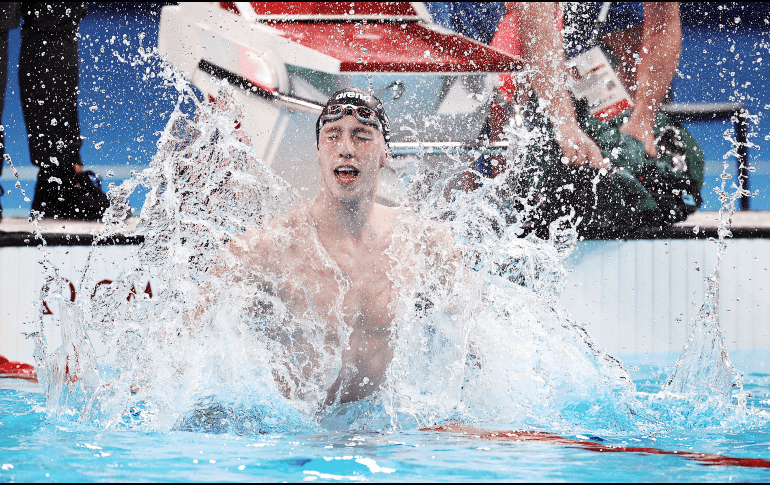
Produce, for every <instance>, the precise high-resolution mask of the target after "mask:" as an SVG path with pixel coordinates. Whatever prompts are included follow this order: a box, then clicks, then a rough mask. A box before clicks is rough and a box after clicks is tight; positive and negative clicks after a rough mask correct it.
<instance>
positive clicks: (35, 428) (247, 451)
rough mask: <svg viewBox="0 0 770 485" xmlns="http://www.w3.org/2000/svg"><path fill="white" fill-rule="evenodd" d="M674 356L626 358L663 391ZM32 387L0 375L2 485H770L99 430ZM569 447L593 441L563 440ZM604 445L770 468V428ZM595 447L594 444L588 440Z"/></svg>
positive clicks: (412, 436) (617, 462)
mask: <svg viewBox="0 0 770 485" xmlns="http://www.w3.org/2000/svg"><path fill="white" fill-rule="evenodd" d="M676 357H677V356H676V355H674V354H665V355H629V356H624V359H623V360H624V362H625V364H626V366H627V367H628V368H630V369H631V375H632V377H633V379H634V382H635V384H636V385H637V389H638V390H639V391H640V392H650V393H654V392H657V391H658V390H659V389H660V385H661V384H662V383H663V380H664V379H665V377H666V375H667V372H668V371H669V368H668V366H669V365H670V364H672V363H673V362H674V361H675V360H676ZM732 360H733V362H734V363H735V364H736V367H738V368H739V369H745V374H744V378H743V382H744V386H745V388H746V390H747V391H749V392H750V393H751V396H752V397H750V398H749V408H753V409H754V411H755V412H761V411H762V410H763V411H764V412H770V362H769V361H768V358H767V352H766V351H764V352H763V351H753V352H735V353H733V355H732ZM43 405H44V397H43V395H42V393H40V391H39V389H38V388H37V386H36V385H33V384H29V383H26V382H23V381H17V380H11V379H0V466H1V468H0V481H3V482H11V481H13V482H21V481H73V482H74V481H128V480H130V481H133V482H138V481H157V480H163V481H283V480H286V481H309V480H321V481H394V480H395V481H434V480H435V481H450V480H451V481H610V480H612V481H616V480H617V481H709V482H710V481H720V482H722V481H730V480H740V481H760V482H761V481H768V480H770V469H763V468H746V467H738V466H705V465H702V464H700V463H698V462H696V461H693V460H688V459H684V458H680V457H677V456H674V455H650V454H641V453H599V452H595V451H588V450H584V449H580V448H577V447H569V446H561V445H558V444H551V443H547V442H502V441H489V440H486V439H482V438H477V437H473V436H472V435H466V434H452V433H442V432H436V431H418V430H411V431H393V432H382V433H362V434H355V433H351V432H318V433H301V434H284V435H258V436H232V435H227V434H204V433H192V432H179V431H174V432H166V433H160V432H155V433H140V432H128V431H105V430H103V429H95V428H90V427H85V426H82V425H76V424H73V423H70V422H67V423H62V422H51V421H49V420H48V419H47V418H46V415H45V412H44V411H43ZM565 437H566V438H572V439H577V440H585V439H589V438H592V437H587V436H583V435H573V436H565ZM599 438H601V439H603V440H604V441H603V442H602V443H603V444H606V445H607V446H613V445H624V446H634V447H651V448H659V449H663V450H669V451H673V450H678V451H681V452H687V451H695V452H703V453H714V454H721V455H727V456H733V457H743V458H764V459H768V460H770V428H768V427H767V426H766V425H764V426H762V427H753V426H751V425H750V424H749V423H747V424H746V425H745V426H741V425H732V426H729V427H726V428H723V427H710V428H693V429H686V428H680V427H677V428H676V429H669V430H665V429H664V430H661V431H659V432H657V433H654V434H650V435H634V434H623V433H617V434H614V435H609V436H608V435H602V436H600V437H599ZM594 439H596V438H594Z"/></svg>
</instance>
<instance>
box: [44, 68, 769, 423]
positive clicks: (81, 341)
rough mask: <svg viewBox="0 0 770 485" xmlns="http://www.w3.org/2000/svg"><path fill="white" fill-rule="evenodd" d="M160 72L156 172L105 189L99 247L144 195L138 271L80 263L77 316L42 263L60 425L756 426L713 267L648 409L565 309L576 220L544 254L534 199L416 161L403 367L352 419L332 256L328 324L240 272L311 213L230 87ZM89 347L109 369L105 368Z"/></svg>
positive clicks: (50, 396) (398, 260)
mask: <svg viewBox="0 0 770 485" xmlns="http://www.w3.org/2000/svg"><path fill="white" fill-rule="evenodd" d="M143 55H149V54H145V53H143ZM161 74H162V75H163V76H165V77H166V79H168V80H169V82H170V83H171V84H173V85H174V86H176V88H177V90H178V92H179V98H178V101H177V105H176V107H175V109H174V111H173V113H172V114H171V116H170V117H169V121H168V124H167V127H166V129H165V131H164V132H163V134H162V135H161V137H160V139H159V141H158V145H157V146H158V151H157V154H156V155H155V156H154V158H153V160H152V163H151V165H150V167H149V168H148V169H146V170H144V171H143V172H141V173H136V174H134V175H133V177H132V178H131V179H130V180H128V181H126V182H124V183H123V184H122V185H120V186H118V187H115V186H113V187H111V189H110V198H111V201H112V206H111V208H110V209H109V211H108V213H107V215H106V216H105V220H106V222H107V229H106V230H105V231H104V232H103V233H101V234H100V235H99V236H98V238H97V239H99V240H104V239H107V238H109V237H110V236H112V235H114V234H115V232H116V231H125V217H126V214H127V213H128V212H127V207H128V204H127V197H128V196H129V195H130V194H131V193H132V192H133V191H134V190H135V189H136V188H137V187H139V186H144V187H146V188H148V189H149V190H150V191H149V194H148V196H147V199H146V201H145V203H144V206H143V209H142V212H141V219H140V221H139V223H138V225H137V228H136V230H135V234H136V235H140V236H142V237H143V238H144V243H143V244H142V245H141V246H140V247H139V249H138V258H137V260H136V264H135V265H134V267H133V268H131V269H130V270H128V271H126V272H124V273H123V274H121V275H120V277H119V278H118V279H116V280H115V282H113V283H112V284H108V285H107V284H98V283H97V282H96V281H95V280H94V278H93V277H92V276H91V275H90V269H89V267H88V266H87V267H86V269H85V270H84V274H83V278H82V283H81V288H80V290H79V291H78V294H79V295H93V298H91V299H89V298H84V299H81V300H78V301H76V302H74V303H70V302H68V301H66V300H67V299H66V298H62V295H64V294H67V293H65V290H67V286H66V285H67V283H65V281H64V280H63V279H62V278H61V277H59V276H58V272H57V269H56V268H55V267H54V266H53V265H52V264H51V263H50V262H49V261H48V260H47V256H46V255H45V245H44V243H43V245H42V246H41V250H42V251H43V256H42V260H43V264H44V265H46V268H47V272H48V275H49V279H48V284H47V285H46V287H45V288H44V290H43V294H42V295H41V300H40V301H41V302H42V301H43V300H45V301H48V302H51V301H52V300H56V301H58V304H59V306H60V308H61V312H59V313H60V314H61V315H62V316H61V319H60V322H59V323H60V327H61V332H62V342H63V343H62V346H61V347H59V348H50V347H49V345H48V344H47V338H46V332H47V331H48V332H50V327H47V328H48V329H46V328H45V327H43V324H42V317H41V330H40V331H39V332H36V333H34V334H33V337H34V338H35V340H36V349H37V350H36V356H35V358H36V362H37V368H38V375H39V378H40V382H41V385H42V386H43V389H44V390H45V393H46V399H47V404H46V407H47V412H48V416H49V418H50V419H54V420H58V419H62V420H74V421H78V422H82V423H86V424H89V425H96V426H101V427H105V428H129V429H143V430H170V429H183V430H196V431H211V432H232V433H239V434H255V433H260V432H282V431H297V430H303V429H307V430H310V429H317V428H319V427H324V428H332V429H340V428H342V429H349V428H355V429H364V430H366V429H383V428H402V429H403V428H416V427H423V426H431V425H434V424H437V423H442V422H448V421H452V420H457V421H461V422H465V423H470V424H473V425H476V426H480V427H488V428H495V427H504V428H507V429H511V428H517V429H542V430H548V431H552V432H565V431H567V430H571V431H580V430H589V431H591V432H593V433H598V432H605V433H615V432H628V431H632V430H636V431H639V430H649V429H653V430H654V429H664V428H666V427H667V426H672V425H673V426H677V425H686V424H687V423H688V422H691V420H690V421H688V419H690V417H692V416H693V413H694V409H696V408H697V409H699V411H698V413H697V415H698V420H697V425H699V426H717V425H720V423H722V422H724V421H725V419H728V418H729V419H733V418H735V417H736V416H739V415H740V419H744V420H745V419H748V418H746V416H747V414H746V410H745V408H743V407H741V406H740V404H738V405H736V404H735V401H734V399H733V386H734V385H736V383H737V374H736V372H735V370H734V369H733V367H732V366H731V364H730V362H729V359H728V358H727V353H726V351H725V350H724V347H723V345H722V344H721V337H720V336H719V330H718V328H719V327H718V321H717V320H716V315H717V312H716V307H715V306H716V304H717V297H716V288H717V285H718V268H717V271H716V272H715V274H714V275H712V276H711V277H710V279H709V282H710V284H712V285H713V286H711V287H710V288H711V291H710V293H709V296H707V301H706V304H704V309H703V311H702V314H701V318H700V319H699V321H698V322H695V323H694V327H693V328H694V330H693V336H692V337H691V339H690V343H689V344H688V347H687V350H686V351H685V353H684V354H683V355H682V358H680V361H679V362H678V364H677V369H676V371H675V373H674V374H673V375H672V376H671V378H670V379H669V382H668V384H667V385H666V386H665V389H664V392H663V393H661V394H660V395H657V396H643V395H640V394H638V393H637V392H636V388H635V387H634V385H633V383H632V382H631V379H630V377H629V375H628V373H627V371H626V370H625V369H624V367H623V365H622V364H621V363H620V362H619V361H618V360H616V359H615V358H613V357H612V356H609V355H607V354H606V353H605V352H604V351H603V350H602V349H601V348H600V347H599V346H598V345H597V344H596V343H595V342H594V341H593V340H592V339H591V337H590V336H589V335H588V334H587V333H586V331H585V330H584V328H583V327H582V325H580V324H578V323H575V322H573V321H571V320H570V319H569V318H568V316H567V315H565V314H564V312H562V311H560V310H559V309H558V308H557V304H556V301H557V299H556V297H557V295H558V293H559V291H560V288H561V282H562V279H563V276H564V274H565V270H564V267H563V264H562V263H563V260H564V258H565V257H566V256H567V255H568V254H569V252H570V251H571V250H572V249H573V248H574V247H575V244H576V235H575V231H574V228H573V226H572V224H573V223H574V222H573V221H572V220H571V219H570V218H564V219H562V220H559V221H557V222H555V223H554V224H552V226H551V228H550V231H551V237H550V239H549V240H540V239H538V238H537V237H535V236H534V235H529V236H526V237H523V232H524V227H525V225H526V223H527V222H528V220H529V217H531V216H530V212H529V205H528V204H529V200H528V199H526V198H524V199H522V200H521V206H522V207H524V209H523V210H520V211H516V210H514V209H513V208H511V206H510V205H509V204H508V205H507V204H506V203H505V202H504V200H503V198H502V195H503V193H504V190H505V185H504V180H505V177H498V178H496V179H493V180H486V181H485V182H484V183H483V185H482V187H481V188H480V189H479V190H476V191H474V192H471V193H465V192H462V191H454V190H452V189H451V183H450V181H451V180H454V179H456V177H457V176H458V175H460V174H461V172H463V171H465V170H467V169H466V165H465V163H464V162H463V161H461V160H459V159H458V160H456V161H455V162H456V163H449V164H445V165H436V166H428V165H427V164H423V165H421V166H420V167H418V168H417V172H416V173H415V174H413V176H412V177H411V181H410V185H409V187H408V188H407V193H408V194H409V196H408V198H407V200H405V201H404V204H403V206H402V207H401V209H400V211H401V218H400V221H399V222H398V223H397V225H396V230H395V234H394V241H396V242H394V243H393V244H392V245H391V247H390V248H389V249H388V251H387V255H388V256H389V257H390V259H391V261H392V269H391V271H390V273H389V277H390V279H391V281H392V283H393V288H394V294H395V297H394V299H393V304H392V306H391V310H392V312H393V315H394V319H393V324H392V329H391V337H390V344H391V348H392V351H393V359H392V362H391V364H390V365H389V366H388V368H387V372H386V378H385V382H384V383H383V384H382V386H381V388H380V390H379V391H377V392H375V393H374V394H372V395H371V396H370V397H368V398H366V399H364V400H362V401H359V402H357V403H347V404H341V397H340V396H339V393H337V394H336V395H335V394H334V392H333V387H334V385H335V382H336V381H338V380H339V379H341V380H344V379H345V378H346V377H345V376H346V375H347V374H346V373H349V372H354V371H355V369H351V367H350V364H349V363H347V364H346V361H345V352H344V349H345V348H346V347H347V344H348V339H349V337H350V334H351V331H352V330H351V329H350V328H349V327H348V326H347V324H346V323H345V321H344V318H343V311H342V308H341V305H342V300H343V299H344V296H345V293H346V291H348V288H349V284H350V283H349V280H348V279H347V277H346V276H345V275H344V274H343V273H342V272H341V271H340V270H339V268H338V267H337V266H336V264H335V263H334V261H333V260H331V258H329V257H328V255H326V256H324V257H322V258H321V260H322V264H324V265H326V266H327V267H328V268H330V269H331V270H332V271H334V272H335V273H334V274H335V275H336V278H337V279H336V281H337V286H338V288H336V289H335V291H334V292H333V294H334V295H335V297H334V298H332V299H331V300H330V301H329V302H328V305H329V306H328V308H326V309H324V310H323V311H321V310H320V309H318V308H315V307H313V304H312V301H311V299H310V297H309V296H307V295H304V296H303V295H302V294H299V295H298V296H297V299H298V300H301V301H300V303H301V304H297V303H296V302H291V303H290V302H288V301H282V300H281V299H280V298H279V297H278V296H277V295H276V293H275V292H274V291H272V290H271V288H275V287H280V285H282V284H286V283H287V278H284V279H281V278H279V277H277V276H275V275H274V274H272V273H270V272H269V271H262V272H259V271H256V272H254V273H253V274H251V273H249V272H244V271H243V266H242V265H239V264H240V263H239V258H240V259H242V258H243V257H244V254H246V256H247V257H248V251H247V250H245V249H247V248H248V244H246V245H244V244H245V243H244V241H248V240H249V238H251V237H258V236H254V234H257V235H259V234H270V237H273V238H275V240H277V241H283V242H286V243H290V242H291V241H292V240H293V239H294V238H297V237H303V238H311V239H312V238H313V237H314V236H313V234H314V231H312V230H311V229H309V227H303V226H300V227H297V228H291V229H286V228H284V229H277V228H276V227H278V226H276V225H274V224H271V223H272V222H274V221H278V220H280V219H282V218H285V217H286V216H287V214H289V213H290V212H291V211H293V210H295V209H296V207H297V205H298V203H299V202H298V201H299V197H298V195H297V194H296V193H295V191H294V190H293V189H292V188H291V187H290V186H289V185H288V184H287V183H286V182H285V181H283V180H282V179H281V178H280V177H278V176H277V175H276V174H275V173H273V172H272V171H271V170H270V168H269V167H267V166H266V165H265V164H264V163H263V162H262V161H261V160H258V159H257V158H256V157H255V156H254V155H253V153H254V151H253V149H252V147H251V146H250V144H249V140H248V138H247V136H246V135H244V134H243V133H242V132H240V131H239V130H238V129H237V128H236V126H237V120H238V119H239V118H240V113H239V110H240V109H241V108H240V107H239V106H237V104H236V103H234V102H233V100H232V97H231V94H230V93H231V91H230V88H228V87H226V86H223V88H222V90H221V92H220V93H219V95H218V97H217V100H216V102H214V103H209V102H199V101H198V100H197V98H196V96H195V94H194V93H193V92H192V90H191V88H190V87H189V85H187V83H186V82H185V81H184V80H183V79H182V78H181V77H180V76H179V75H178V74H177V73H175V72H174V71H173V70H171V69H170V68H168V67H164V69H163V72H162V73H161ZM185 106H187V108H185ZM189 112H194V114H192V115H190V114H186V113H189ZM507 133H508V137H509V139H510V140H511V141H514V142H515V143H513V146H514V147H516V148H514V149H513V150H512V151H511V153H509V155H508V156H509V163H508V166H509V167H511V168H510V169H509V170H510V171H514V172H515V171H517V170H521V169H522V167H521V165H520V162H519V160H522V159H523V157H522V156H521V155H522V153H523V152H524V151H525V150H526V149H527V147H528V146H529V145H530V144H531V143H537V137H536V136H534V135H533V134H531V133H528V132H527V131H526V130H523V129H520V128H516V127H515V126H511V127H509V129H508V132H507ZM725 230H726V226H725ZM720 234H721V233H720ZM720 241H721V242H720V254H721V252H723V251H724V240H723V238H722V239H720ZM316 242H317V245H319V254H321V255H325V254H326V253H325V251H323V250H322V248H320V241H317V239H316ZM280 264H281V265H283V266H284V267H285V268H284V269H285V271H284V273H283V274H289V275H292V276H297V277H300V276H302V275H303V272H304V271H305V267H304V266H303V261H280ZM282 278H283V277H282ZM148 279H152V281H153V288H154V295H153V297H152V298H149V297H147V296H146V295H144V294H141V293H138V292H134V293H133V294H134V296H135V297H133V298H129V299H128V300H127V299H126V298H125V296H124V295H126V294H127V293H128V292H130V291H131V288H132V286H133V284H134V282H135V281H138V280H141V281H146V280H148ZM300 290H301V289H300ZM297 293H302V292H301V291H298V292H297ZM41 304H42V303H41ZM297 308H300V309H301V311H297ZM41 313H42V312H41ZM93 339H99V340H101V341H102V342H103V343H104V344H105V345H106V346H107V347H108V348H109V349H110V352H109V353H108V355H106V356H102V357H98V358H97V356H96V353H95V352H94V350H93V347H92V345H91V341H92V340H93ZM338 378H339V379H338ZM738 386H739V385H738ZM330 389H332V391H331V392H330ZM703 396H706V398H705V399H702V397H703ZM704 403H705V404H704ZM698 406H700V407H698ZM704 406H705V407H704ZM749 414H751V413H749ZM672 416H674V417H678V418H677V419H674V420H673V421H672ZM752 416H753V418H752V419H754V418H757V416H756V414H754V415H752ZM757 419H758V418H757ZM671 423H673V424H671Z"/></svg>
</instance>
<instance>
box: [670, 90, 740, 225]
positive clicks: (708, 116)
mask: <svg viewBox="0 0 770 485" xmlns="http://www.w3.org/2000/svg"><path fill="white" fill-rule="evenodd" d="M661 111H663V112H664V113H666V114H667V115H669V116H670V117H672V118H674V119H676V120H677V121H716V120H725V119H729V120H731V121H732V122H733V125H734V126H735V141H736V142H737V143H738V150H737V151H738V157H737V165H738V184H737V185H738V187H740V188H741V189H744V190H746V191H747V192H748V190H749V146H748V143H749V129H748V118H749V110H748V109H747V108H746V106H744V105H743V104H741V103H670V104H664V105H663V106H661ZM740 210H743V211H745V210H749V196H748V195H744V196H742V197H741V202H740Z"/></svg>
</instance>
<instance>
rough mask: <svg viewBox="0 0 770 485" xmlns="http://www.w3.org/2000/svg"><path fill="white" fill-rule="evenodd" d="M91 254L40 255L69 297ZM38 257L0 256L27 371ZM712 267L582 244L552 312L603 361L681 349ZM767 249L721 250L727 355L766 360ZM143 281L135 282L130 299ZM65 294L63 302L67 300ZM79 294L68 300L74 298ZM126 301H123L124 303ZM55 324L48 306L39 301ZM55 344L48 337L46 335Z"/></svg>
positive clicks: (102, 270) (692, 246)
mask: <svg viewBox="0 0 770 485" xmlns="http://www.w3.org/2000/svg"><path fill="white" fill-rule="evenodd" d="M90 250H91V247H90V246H85V247H83V246H74V247H63V246H59V247H52V248H49V249H48V251H49V253H50V255H51V260H52V261H53V262H54V264H56V265H57V266H58V267H59V269H60V271H61V274H62V276H64V277H65V278H68V279H69V280H70V281H71V282H72V283H73V286H75V288H76V293H77V288H78V286H79V282H80V272H81V271H82V268H83V265H84V263H85V260H86V257H87V255H88V252H89V251H90ZM135 252H136V246H106V247H100V248H98V250H97V254H96V257H95V260H94V263H93V264H94V268H96V273H95V277H96V278H98V280H97V281H99V280H102V279H109V280H114V279H116V278H117V277H118V275H119V274H120V272H121V271H122V270H123V269H124V268H126V266H127V260H128V259H129V258H133V256H134V254H135ZM40 256H41V254H40V251H39V250H38V249H37V248H27V247H6V248H0V355H3V356H5V357H7V358H9V359H11V360H21V361H24V362H32V360H33V358H32V351H33V344H32V341H31V340H28V339H25V338H24V337H23V336H22V332H30V331H33V330H35V329H36V328H37V324H35V323H32V322H34V321H35V320H36V319H35V314H36V313H37V311H38V308H37V307H36V306H33V302H34V301H35V300H37V299H38V298H39V292H40V288H41V287H42V284H43V272H42V267H41V266H40V264H39V263H38V260H39V259H40ZM715 261H716V244H714V243H713V242H709V241H696V240H642V241H586V242H581V243H579V245H578V249H577V251H576V252H575V253H574V254H573V255H572V256H571V257H570V258H569V259H568V261H567V265H568V267H569V268H571V269H572V271H571V273H570V275H569V277H568V278H567V280H566V282H565V291H564V293H563V294H562V296H561V303H562V306H563V307H564V308H566V309H567V310H568V311H569V312H570V313H571V314H572V317H573V318H574V319H575V320H577V321H579V322H582V323H585V324H586V328H587V329H588V331H589V333H590V334H591V335H592V336H593V337H594V339H595V340H596V341H597V342H598V343H599V344H600V345H602V346H604V347H605V348H606V349H607V351H609V352H610V353H612V354H626V353H640V352H669V351H679V350H681V349H682V348H683V347H684V345H685V343H686V341H687V335H688V333H687V332H688V330H687V327H688V325H689V323H690V321H691V320H692V319H693V318H695V316H696V315H697V312H698V309H699V307H700V304H701V302H702V301H703V293H704V283H703V277H704V276H705V275H707V274H709V273H710V272H711V271H712V270H713V269H714V265H715ZM769 268H770V240H766V239H737V240H733V241H730V242H729V245H728V250H727V254H726V255H725V260H724V262H723V265H722V279H721V305H720V321H721V324H722V327H723V332H724V336H725V343H726V346H727V349H728V351H729V350H738V349H741V350H750V349H768V352H770V324H769V323H770V322H769V320H770V269H769ZM148 283H149V284H150V285H152V282H148V281H137V282H136V283H135V288H136V290H137V292H140V291H145V290H146V289H147V284H148ZM68 296H69V295H65V297H68ZM82 296H83V295H77V294H76V297H77V298H81V297H82ZM126 296H127V297H128V295H126ZM48 303H49V305H48V306H49V308H50V309H51V311H52V312H53V315H46V316H45V320H46V322H47V325H55V321H56V317H57V315H56V312H57V311H58V308H57V305H56V303H55V302H48ZM51 337H52V339H51V340H49V343H54V342H53V339H55V338H56V337H57V336H56V335H55V332H53V333H51Z"/></svg>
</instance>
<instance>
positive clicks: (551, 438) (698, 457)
mask: <svg viewBox="0 0 770 485" xmlns="http://www.w3.org/2000/svg"><path fill="white" fill-rule="evenodd" d="M420 431H440V432H444V433H457V434H464V435H470V436H471V437H473V438H481V439H484V440H495V441H536V442H541V443H543V442H544V443H552V444H554V445H559V446H565V447H567V448H581V449H584V450H588V451H595V452H597V453H642V454H647V455H676V456H681V457H682V458H684V459H686V460H693V461H696V462H698V463H700V464H701V465H706V466H716V465H723V466H741V467H746V468H768V469H770V460H765V459H763V458H737V457H733V456H724V455H716V454H714V453H695V452H692V451H668V450H661V449H660V448H648V447H637V446H614V445H603V444H601V443H596V442H594V441H582V440H573V439H570V438H564V437H561V436H559V435H555V434H551V433H540V432H537V431H485V430H480V429H474V428H467V427H462V426H436V427H432V428H423V429H421V430H420Z"/></svg>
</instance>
